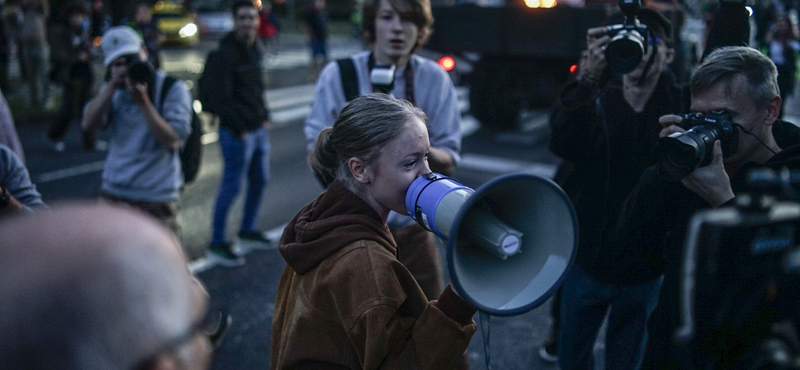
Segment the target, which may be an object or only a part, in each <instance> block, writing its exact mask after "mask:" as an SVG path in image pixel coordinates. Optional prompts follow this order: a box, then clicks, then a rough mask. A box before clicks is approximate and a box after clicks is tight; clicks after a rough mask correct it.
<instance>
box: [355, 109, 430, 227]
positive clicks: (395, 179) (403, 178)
mask: <svg viewBox="0 0 800 370" xmlns="http://www.w3.org/2000/svg"><path fill="white" fill-rule="evenodd" d="M428 149H430V143H429V141H428V129H427V127H425V124H424V123H423V122H422V120H420V119H419V118H416V117H415V118H414V119H413V120H412V121H410V122H408V123H407V124H406V127H405V129H403V131H402V133H401V134H400V135H398V136H397V137H396V138H395V139H394V140H392V141H390V142H389V144H388V145H386V146H385V147H383V149H382V150H381V153H380V155H378V158H377V159H376V160H375V162H373V163H372V164H371V165H370V166H369V167H368V171H369V173H370V176H371V181H370V183H368V184H367V186H366V190H367V196H368V197H369V198H372V199H373V200H374V201H375V202H374V203H376V204H377V205H378V206H379V207H380V208H382V209H378V213H379V214H384V212H385V214H388V211H389V210H392V211H395V212H397V213H401V214H406V213H407V212H406V206H405V197H406V191H408V187H409V185H411V183H412V182H413V181H414V179H416V178H417V177H419V176H421V175H423V174H426V173H428V172H431V170H430V167H428ZM373 207H375V204H373Z"/></svg>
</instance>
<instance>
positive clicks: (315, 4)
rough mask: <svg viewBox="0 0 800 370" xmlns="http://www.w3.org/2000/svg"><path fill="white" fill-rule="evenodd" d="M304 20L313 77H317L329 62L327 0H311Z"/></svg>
mask: <svg viewBox="0 0 800 370" xmlns="http://www.w3.org/2000/svg"><path fill="white" fill-rule="evenodd" d="M304 20H305V24H306V33H308V40H309V44H310V46H311V65H310V67H311V70H312V71H311V72H312V77H314V79H316V76H317V75H318V74H319V71H320V69H322V67H323V66H325V64H327V63H328V12H327V11H326V10H325V0H310V1H309V4H308V9H307V10H306V13H305V16H304Z"/></svg>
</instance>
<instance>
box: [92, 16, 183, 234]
mask: <svg viewBox="0 0 800 370" xmlns="http://www.w3.org/2000/svg"><path fill="white" fill-rule="evenodd" d="M101 47H102V49H103V54H104V59H103V63H104V64H105V66H106V68H108V71H107V76H108V78H107V82H106V83H105V84H103V86H102V87H101V88H100V92H99V93H98V94H97V96H95V98H94V99H92V100H91V101H90V102H89V103H88V104H87V106H86V109H85V112H84V115H83V121H82V122H81V125H82V126H83V129H84V130H85V131H94V130H96V129H98V128H99V127H101V126H102V127H107V128H108V129H109V130H110V138H109V148H108V157H107V158H106V163H105V166H104V168H103V175H102V185H101V188H100V196H101V199H102V200H104V201H107V202H110V203H123V204H127V205H129V206H133V207H135V208H139V209H141V210H143V211H145V212H146V213H149V214H150V215H152V216H154V217H156V218H157V219H159V220H161V221H162V222H163V223H164V224H165V225H167V226H168V227H169V228H170V229H172V230H173V231H175V232H177V231H178V221H177V216H178V195H179V191H180V188H181V186H182V185H183V176H182V174H181V164H180V157H179V149H180V148H181V145H182V144H183V142H184V141H185V140H186V138H187V137H188V136H189V133H190V131H191V125H190V123H191V117H192V115H191V111H190V109H192V102H191V95H190V94H189V90H187V89H186V86H185V85H184V83H183V81H181V80H176V81H175V83H173V84H172V86H171V87H170V88H169V90H167V91H162V88H163V85H164V80H165V79H166V77H167V75H166V73H165V72H164V71H163V70H160V69H153V68H152V66H151V65H150V64H149V62H147V49H146V48H145V47H144V43H143V42H142V39H141V37H139V34H137V33H136V31H134V30H133V29H132V28H130V27H128V26H118V27H112V28H110V29H109V30H108V31H106V32H105V33H104V34H103V44H102V45H101ZM133 71H136V73H133ZM161 94H166V96H165V97H164V98H163V99H162V97H161Z"/></svg>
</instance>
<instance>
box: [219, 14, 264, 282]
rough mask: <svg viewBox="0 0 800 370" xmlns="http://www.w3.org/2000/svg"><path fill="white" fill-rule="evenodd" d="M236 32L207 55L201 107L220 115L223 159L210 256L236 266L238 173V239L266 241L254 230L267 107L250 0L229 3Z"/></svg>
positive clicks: (260, 190) (261, 180)
mask: <svg viewBox="0 0 800 370" xmlns="http://www.w3.org/2000/svg"><path fill="white" fill-rule="evenodd" d="M233 14H234V29H235V30H234V31H233V32H231V33H230V34H228V35H227V36H226V37H225V38H223V39H222V41H221V42H220V45H219V49H217V50H216V51H214V52H212V53H211V54H209V56H208V61H207V62H206V69H207V71H206V72H205V75H204V78H205V77H208V83H209V84H210V85H209V91H211V92H212V93H211V94H210V95H211V96H213V97H214V99H213V100H214V101H212V102H210V103H212V104H211V106H208V107H204V109H207V110H209V111H211V112H212V113H215V114H217V115H218V116H219V121H220V129H219V143H220V146H221V147H222V156H223V158H224V160H225V170H224V174H223V176H222V183H221V185H220V189H219V194H218V195H217V203H216V207H215V209H214V221H213V229H214V230H213V234H212V237H211V248H210V250H209V258H210V259H213V260H214V261H216V262H218V263H219V264H221V265H223V266H239V265H241V264H243V263H244V258H242V257H240V256H237V255H236V254H234V253H233V248H232V246H233V244H232V243H230V242H228V241H227V239H226V237H227V236H226V232H225V226H226V223H227V218H228V209H229V208H230V206H231V204H232V203H233V200H234V198H236V196H237V195H238V194H239V189H240V185H241V180H242V178H244V177H246V178H247V181H248V190H247V198H246V199H245V203H244V217H243V218H242V226H241V228H240V229H239V233H238V236H239V239H240V240H245V241H252V242H257V243H267V242H269V241H268V240H267V239H266V238H265V237H264V236H263V234H262V233H261V232H259V231H258V230H257V229H256V218H257V216H258V209H259V207H260V205H261V195H262V194H263V191H264V188H266V186H267V182H268V181H269V150H270V143H269V130H268V128H269V110H268V109H267V105H266V102H265V101H264V82H263V80H262V72H261V58H262V56H263V55H264V50H263V47H262V45H261V43H259V42H257V40H256V32H257V30H258V24H259V17H258V9H256V7H255V6H254V5H253V3H252V2H250V1H238V2H236V3H235V4H234V5H233Z"/></svg>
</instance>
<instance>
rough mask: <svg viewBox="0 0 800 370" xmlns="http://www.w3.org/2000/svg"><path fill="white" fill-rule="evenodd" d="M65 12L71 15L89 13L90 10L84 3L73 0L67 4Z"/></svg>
mask: <svg viewBox="0 0 800 370" xmlns="http://www.w3.org/2000/svg"><path fill="white" fill-rule="evenodd" d="M64 14H66V15H70V14H82V15H89V10H88V9H86V7H85V6H83V4H82V3H80V2H77V1H73V2H71V3H69V4H67V6H65V7H64Z"/></svg>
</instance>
